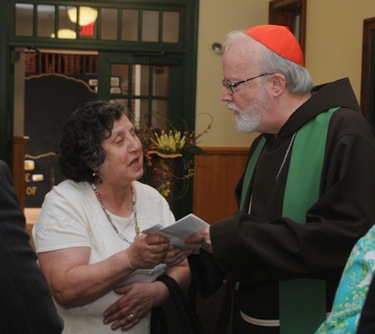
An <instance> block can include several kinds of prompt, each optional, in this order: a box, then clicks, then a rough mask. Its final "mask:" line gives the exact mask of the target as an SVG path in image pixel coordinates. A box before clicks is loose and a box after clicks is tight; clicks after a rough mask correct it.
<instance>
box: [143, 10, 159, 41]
mask: <svg viewBox="0 0 375 334" xmlns="http://www.w3.org/2000/svg"><path fill="white" fill-rule="evenodd" d="M142 14H143V16H142V41H143V42H158V40H159V12H157V11H154V10H145V11H143V13H142Z"/></svg>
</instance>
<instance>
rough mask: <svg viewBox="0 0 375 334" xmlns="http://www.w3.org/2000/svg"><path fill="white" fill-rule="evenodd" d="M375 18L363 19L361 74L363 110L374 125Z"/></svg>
mask: <svg viewBox="0 0 375 334" xmlns="http://www.w3.org/2000/svg"><path fill="white" fill-rule="evenodd" d="M374 32H375V18H374V17H373V18H370V19H366V20H364V21H363V43H362V74H361V110H362V111H363V114H364V115H365V117H366V119H367V120H369V121H370V122H371V123H372V124H373V125H374V123H375V122H374V117H375V116H374V115H372V108H373V100H372V92H373V90H374V87H373V86H374V81H373V79H372V78H373V75H374V70H375V69H374V66H373V60H372V57H374V53H373V48H374V46H375V45H374V41H373V40H374V37H375V34H374Z"/></svg>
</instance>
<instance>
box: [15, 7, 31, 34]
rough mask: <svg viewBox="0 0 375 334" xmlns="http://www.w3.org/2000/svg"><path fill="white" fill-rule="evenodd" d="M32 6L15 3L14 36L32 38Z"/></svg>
mask: <svg viewBox="0 0 375 334" xmlns="http://www.w3.org/2000/svg"><path fill="white" fill-rule="evenodd" d="M33 20H34V6H33V5H30V4H25V3H16V32H15V33H16V36H28V37H32V36H33Z"/></svg>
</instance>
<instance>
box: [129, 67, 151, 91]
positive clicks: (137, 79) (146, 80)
mask: <svg viewBox="0 0 375 334" xmlns="http://www.w3.org/2000/svg"><path fill="white" fill-rule="evenodd" d="M149 72H150V66H149V65H133V82H134V92H132V93H133V94H134V95H138V96H139V95H148V94H150V89H149V87H150V73H149Z"/></svg>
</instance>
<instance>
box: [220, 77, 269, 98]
mask: <svg viewBox="0 0 375 334" xmlns="http://www.w3.org/2000/svg"><path fill="white" fill-rule="evenodd" d="M272 74H273V73H263V74H260V75H257V76H256V77H252V78H249V79H245V80H241V81H238V82H233V83H230V82H227V81H225V80H221V83H222V84H223V86H224V87H225V88H226V89H229V90H230V91H231V92H232V94H234V93H235V92H236V91H235V88H236V87H237V86H239V85H241V84H243V83H245V82H248V81H250V80H254V79H257V78H260V77H264V76H266V75H272Z"/></svg>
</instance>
